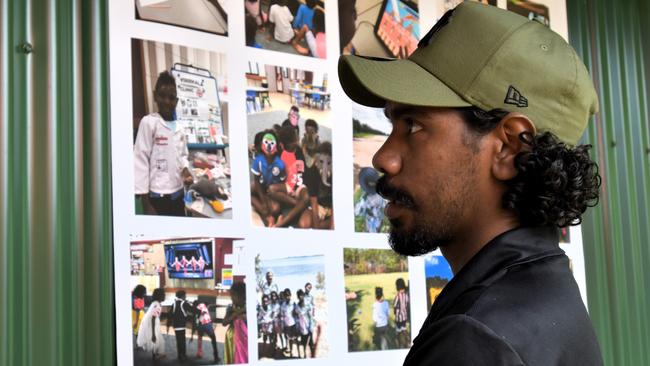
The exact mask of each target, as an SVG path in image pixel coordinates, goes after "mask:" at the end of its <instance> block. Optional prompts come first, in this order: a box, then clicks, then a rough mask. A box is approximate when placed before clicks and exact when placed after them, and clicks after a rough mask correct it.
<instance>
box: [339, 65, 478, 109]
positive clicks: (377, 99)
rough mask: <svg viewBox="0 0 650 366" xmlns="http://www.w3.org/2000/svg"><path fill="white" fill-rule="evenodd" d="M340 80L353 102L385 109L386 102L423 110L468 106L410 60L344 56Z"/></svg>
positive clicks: (454, 93) (340, 68)
mask: <svg viewBox="0 0 650 366" xmlns="http://www.w3.org/2000/svg"><path fill="white" fill-rule="evenodd" d="M339 80H340V82H341V86H343V90H344V91H345V93H346V94H347V95H348V96H349V97H350V99H352V100H353V101H355V102H357V103H359V104H362V105H365V106H368V107H384V106H385V105H386V102H387V101H390V102H396V103H402V104H409V105H415V106H421V107H469V106H471V104H470V103H467V102H466V101H465V100H464V99H463V98H461V97H460V96H459V95H458V94H456V92H454V91H453V90H452V89H450V88H449V87H448V86H447V85H445V84H444V83H443V82H442V81H440V80H439V79H438V78H436V77H435V76H434V75H433V74H431V73H430V72H428V71H427V70H425V69H423V68H422V67H420V65H418V64H417V63H415V62H413V61H411V60H408V59H406V60H401V59H379V58H367V57H362V56H351V55H344V56H341V57H340V58H339Z"/></svg>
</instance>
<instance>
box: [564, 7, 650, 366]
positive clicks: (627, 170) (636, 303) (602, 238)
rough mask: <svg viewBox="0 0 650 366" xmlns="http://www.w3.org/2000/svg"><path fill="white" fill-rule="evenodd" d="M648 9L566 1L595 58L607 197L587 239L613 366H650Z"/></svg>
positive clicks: (583, 45) (594, 140)
mask: <svg viewBox="0 0 650 366" xmlns="http://www.w3.org/2000/svg"><path fill="white" fill-rule="evenodd" d="M643 6H647V4H644V2H643V1H641V0H629V1H624V2H611V1H607V0H594V1H585V0H573V1H568V2H567V10H568V18H569V19H571V21H570V24H569V27H570V29H571V32H570V35H571V38H570V40H571V43H572V44H573V45H574V46H575V47H576V49H577V50H578V52H579V53H580V54H581V55H582V56H583V57H588V58H587V61H588V62H587V66H588V68H589V70H591V72H592V76H593V77H594V82H595V83H596V86H597V92H598V95H599V99H600V102H601V113H599V115H597V122H598V123H595V124H590V125H589V126H588V130H587V133H586V136H585V139H584V141H585V142H587V143H591V144H593V145H594V146H595V152H596V154H595V157H596V158H597V161H598V162H599V164H600V168H601V174H602V175H603V188H604V189H603V199H602V200H601V204H600V205H599V206H597V207H596V208H594V209H591V212H589V213H588V214H587V216H586V220H585V221H584V224H583V234H584V238H585V245H584V252H585V268H586V271H587V279H588V281H587V284H588V292H587V295H588V300H589V310H590V315H591V318H592V321H593V322H594V325H595V327H596V331H597V333H598V336H599V340H600V342H601V347H602V349H603V358H604V360H605V364H606V365H647V364H650V347H648V336H649V335H650V324H649V322H650V316H649V314H648V312H647V308H648V306H650V297H649V295H650V283H648V282H650V277H649V276H647V274H646V273H647V272H646V271H647V268H648V266H650V249H649V248H648V247H647V243H648V242H649V240H650V228H649V227H648V218H649V217H650V212H649V208H650V156H648V153H646V152H645V149H647V148H648V147H650V146H648V144H649V143H650V135H649V133H650V132H649V131H648V129H649V128H650V127H649V126H648V123H649V122H648V103H650V100H649V99H648V89H647V88H648V84H647V81H646V80H645V75H646V74H647V72H648V69H647V68H648V67H650V62H649V61H650V60H648V55H650V52H647V50H645V51H646V53H645V54H644V50H643V47H644V46H645V47H650V42H646V43H643V39H644V37H645V39H646V40H647V39H648V37H649V36H650V27H647V28H644V23H643V19H641V17H642V16H643V14H644V13H643V11H642V10H641V9H642V8H643ZM646 13H647V12H646ZM585 22H586V23H588V25H587V26H585V25H584V23H585ZM598 118H599V119H600V122H599V121H598Z"/></svg>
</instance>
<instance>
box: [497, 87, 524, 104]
mask: <svg viewBox="0 0 650 366" xmlns="http://www.w3.org/2000/svg"><path fill="white" fill-rule="evenodd" d="M503 102H504V103H506V104H512V105H516V106H517V107H520V108H523V107H528V99H526V98H525V97H524V96H523V95H521V93H520V92H519V90H517V89H515V87H514V86H512V85H510V87H509V88H508V93H507V94H506V99H505V100H504V101H503Z"/></svg>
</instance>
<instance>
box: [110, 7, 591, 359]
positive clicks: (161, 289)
mask: <svg viewBox="0 0 650 366" xmlns="http://www.w3.org/2000/svg"><path fill="white" fill-rule="evenodd" d="M483 2H485V3H486V4H487V5H489V6H499V7H501V8H504V9H508V10H511V11H513V12H516V13H518V14H521V15H523V16H526V17H528V18H530V19H535V20H537V21H539V22H541V23H542V24H545V25H547V26H549V27H551V28H552V29H554V30H555V31H557V32H558V33H559V34H561V35H562V36H564V37H565V38H567V24H566V6H565V4H564V2H562V1H557V0H537V1H534V2H533V1H525V0H521V1H510V0H506V1H504V0H498V1H496V0H495V1H483ZM459 3H460V1H458V0H432V1H417V0H413V1H407V0H356V1H355V0H325V1H323V0H313V1H312V0H309V1H307V0H295V1H286V2H283V1H270V0H257V1H250V0H195V1H191V2H189V1H182V0H163V1H158V0H157V1H144V0H113V1H110V2H109V12H110V13H109V22H110V49H111V58H110V69H111V73H110V74H111V116H112V120H111V136H112V171H113V176H112V177H113V178H112V186H113V212H114V218H113V222H114V238H115V239H114V240H115V242H114V255H115V260H114V263H115V309H116V332H117V339H116V345H117V360H118V365H119V366H131V365H150V364H160V365H181V364H182V365H215V364H263V363H275V362H277V363H281V364H284V363H285V362H289V363H290V364H291V365H303V364H304V365H311V364H314V365H325V364H328V365H329V364H335V363H340V364H349V363H353V362H373V363H376V364H382V365H384V364H401V363H402V362H403V359H404V357H405V356H406V353H407V352H408V348H409V347H410V345H411V343H412V341H413V339H414V338H415V337H416V336H417V334H418V332H419V330H420V326H421V324H422V322H423V321H424V319H425V318H426V315H427V312H428V311H429V309H430V308H431V306H432V304H433V303H434V302H435V300H436V297H437V296H438V294H439V293H440V291H442V289H443V288H444V286H445V285H446V284H447V283H448V282H449V281H450V280H451V279H452V278H453V274H452V272H451V268H450V267H449V265H448V263H447V262H446V261H445V259H444V257H443V256H442V254H441V253H440V251H435V252H433V253H430V254H428V255H425V256H422V257H409V258H406V257H401V256H398V255H396V254H395V253H394V252H393V251H392V250H391V249H390V246H389V244H388V237H387V233H388V231H389V230H390V225H389V222H388V220H387V219H386V218H385V216H384V207H385V201H384V200H383V199H382V198H381V197H380V196H379V195H378V194H377V190H376V184H377V180H378V179H379V177H380V174H379V173H378V172H377V171H376V170H375V169H374V168H373V166H372V157H373V155H374V153H375V152H376V151H377V150H378V149H379V147H380V146H381V145H382V144H383V143H384V142H385V141H386V139H387V137H388V135H389V134H390V132H391V124H390V122H389V121H388V120H387V119H386V117H385V116H384V113H383V110H382V109H377V108H368V107H364V106H361V105H358V104H355V103H353V102H352V101H351V100H350V99H349V98H348V97H347V96H346V95H345V94H344V93H343V91H342V89H341V86H340V84H339V80H338V74H337V62H338V57H339V55H341V54H357V55H366V56H374V57H392V58H405V57H408V55H410V53H412V52H413V51H414V49H415V47H416V46H417V42H418V41H419V38H420V37H421V36H422V35H424V34H426V33H427V31H428V29H430V28H431V27H432V26H433V24H434V23H435V22H436V21H437V19H439V18H440V17H441V16H442V15H443V14H444V12H445V11H447V10H449V9H452V8H453V7H455V6H456V5H458V4H459ZM558 242H560V247H561V248H562V249H563V250H564V251H565V252H566V253H567V255H568V256H569V258H570V260H571V266H572V270H573V273H574V275H575V277H576V280H577V282H578V285H579V287H580V290H581V294H582V296H583V300H584V301H585V303H586V286H585V276H584V260H583V252H582V236H581V231H580V227H579V226H578V227H571V228H566V229H562V230H561V232H560V236H559V237H558Z"/></svg>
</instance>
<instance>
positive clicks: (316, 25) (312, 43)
mask: <svg viewBox="0 0 650 366" xmlns="http://www.w3.org/2000/svg"><path fill="white" fill-rule="evenodd" d="M244 9H245V13H246V17H245V19H246V20H245V24H246V45H247V46H249V47H255V48H261V49H267V50H272V51H280V52H287V53H291V54H297V55H304V56H312V57H318V58H323V59H324V58H326V42H325V38H326V37H325V3H324V1H323V0H244Z"/></svg>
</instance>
